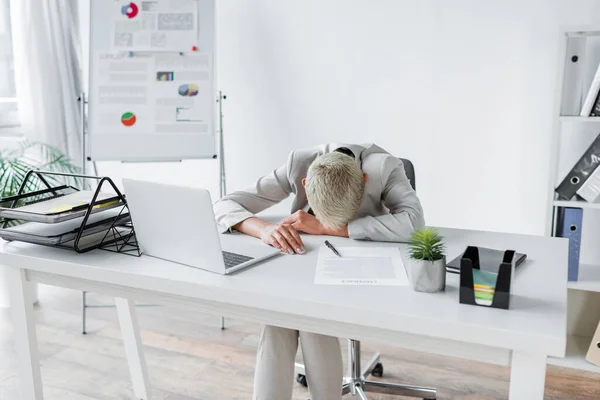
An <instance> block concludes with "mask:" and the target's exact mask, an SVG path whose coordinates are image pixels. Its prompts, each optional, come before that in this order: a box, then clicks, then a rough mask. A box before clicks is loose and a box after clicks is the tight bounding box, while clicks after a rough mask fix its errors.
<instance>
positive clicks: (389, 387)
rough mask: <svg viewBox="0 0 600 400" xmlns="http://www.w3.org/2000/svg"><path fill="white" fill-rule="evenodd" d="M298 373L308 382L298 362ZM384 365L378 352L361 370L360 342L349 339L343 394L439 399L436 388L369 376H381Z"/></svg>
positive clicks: (425, 399) (300, 380)
mask: <svg viewBox="0 0 600 400" xmlns="http://www.w3.org/2000/svg"><path fill="white" fill-rule="evenodd" d="M296 373H297V374H298V376H299V379H298V381H299V382H302V383H303V384H304V382H306V380H305V379H302V378H304V377H306V370H305V368H304V365H303V364H299V363H296ZM382 374H383V366H382V365H381V363H380V354H379V353H377V354H375V355H374V356H373V357H371V359H370V360H369V363H368V364H367V365H366V366H365V367H364V368H363V369H362V370H361V367H360V342H359V341H358V340H352V339H351V340H349V341H348V376H347V377H344V382H343V384H342V396H345V395H347V394H350V395H351V396H353V397H358V398H360V399H361V400H368V397H367V394H366V393H369V392H371V393H382V394H391V395H396V396H408V397H416V398H421V399H424V400H435V399H437V393H436V390H435V389H433V388H427V387H422V386H413V385H402V384H398V383H388V382H379V381H372V380H369V379H367V378H369V376H371V375H374V376H381V375H382Z"/></svg>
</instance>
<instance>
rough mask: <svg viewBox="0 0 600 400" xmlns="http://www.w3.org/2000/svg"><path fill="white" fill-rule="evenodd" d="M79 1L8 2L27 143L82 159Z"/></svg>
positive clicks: (22, 120) (20, 105)
mask: <svg viewBox="0 0 600 400" xmlns="http://www.w3.org/2000/svg"><path fill="white" fill-rule="evenodd" d="M77 3H78V0H11V1H10V11H11V24H12V36H13V48H14V50H13V53H14V65H15V83H16V90H17V97H18V99H19V115H20V117H21V123H22V127H23V133H24V135H25V137H26V138H28V139H31V140H33V141H39V142H43V143H46V144H48V145H51V146H54V147H56V148H58V149H60V150H61V151H63V152H64V153H65V154H66V155H68V156H69V157H70V158H71V159H73V161H75V162H80V160H81V138H80V111H79V104H78V101H77V98H78V96H79V94H80V92H81V91H82V73H81V43H80V39H79V24H78V11H77Z"/></svg>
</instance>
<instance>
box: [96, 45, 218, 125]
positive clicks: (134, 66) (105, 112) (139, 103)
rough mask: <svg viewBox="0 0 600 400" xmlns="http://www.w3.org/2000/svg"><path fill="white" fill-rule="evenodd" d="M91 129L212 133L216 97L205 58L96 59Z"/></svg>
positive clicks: (105, 55)
mask: <svg viewBox="0 0 600 400" xmlns="http://www.w3.org/2000/svg"><path fill="white" fill-rule="evenodd" d="M96 62H97V64H96V68H95V70H94V71H95V76H94V82H96V83H97V86H96V89H95V90H93V91H92V92H91V96H92V104H93V105H94V107H95V109H96V113H97V116H98V118H94V119H93V120H92V121H91V123H92V124H93V127H92V130H93V131H94V132H97V133H105V134H113V135H114V134H152V133H156V134H185V135H189V134H197V135H209V134H212V133H213V131H212V119H213V118H214V115H213V106H214V102H215V97H214V96H215V94H214V88H213V81H212V72H211V71H212V68H211V62H212V60H211V57H210V55H209V54H207V53H197V54H190V55H187V54H186V55H179V54H177V53H159V54H156V55H144V54H139V55H134V56H128V55H127V54H123V53H120V54H112V53H100V54H98V55H97V60H96Z"/></svg>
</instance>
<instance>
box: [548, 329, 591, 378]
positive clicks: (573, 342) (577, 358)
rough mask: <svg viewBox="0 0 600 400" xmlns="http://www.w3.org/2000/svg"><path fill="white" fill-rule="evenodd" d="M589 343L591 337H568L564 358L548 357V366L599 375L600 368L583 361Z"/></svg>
mask: <svg viewBox="0 0 600 400" xmlns="http://www.w3.org/2000/svg"><path fill="white" fill-rule="evenodd" d="M591 341H592V337H591V336H574V335H571V336H569V337H568V338H567V355H566V356H565V358H555V357H549V358H548V364H550V365H556V366H558V367H565V368H571V369H578V370H581V371H589V372H596V373H600V367H598V366H596V365H594V364H592V363H589V362H587V361H586V360H585V355H586V354H587V351H588V348H589V346H590V342H591Z"/></svg>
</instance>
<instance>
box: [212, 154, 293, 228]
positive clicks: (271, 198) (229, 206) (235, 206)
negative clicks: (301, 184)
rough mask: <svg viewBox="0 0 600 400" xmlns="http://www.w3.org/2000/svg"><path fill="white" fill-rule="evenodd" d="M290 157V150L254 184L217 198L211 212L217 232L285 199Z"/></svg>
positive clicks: (289, 186) (289, 191)
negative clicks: (213, 214) (278, 164)
mask: <svg viewBox="0 0 600 400" xmlns="http://www.w3.org/2000/svg"><path fill="white" fill-rule="evenodd" d="M292 160H293V153H291V154H290V155H289V157H288V160H287V162H286V164H284V165H282V166H281V167H279V168H277V169H276V170H274V171H272V172H271V173H270V174H268V175H266V176H263V177H262V178H259V179H258V180H257V181H256V183H255V184H254V186H251V187H249V188H247V189H244V190H239V191H235V192H232V193H230V194H228V195H226V196H224V197H223V198H221V199H220V200H219V201H217V202H216V203H215V204H214V206H213V211H214V213H215V217H216V220H217V224H218V225H219V232H221V233H223V232H226V231H228V230H231V227H232V226H234V225H236V224H238V223H240V222H242V221H244V220H246V219H248V218H250V217H253V216H254V215H255V214H257V213H259V212H261V211H264V210H266V209H267V208H269V207H271V206H274V205H275V204H277V203H279V202H281V201H282V200H285V199H286V198H287V197H288V196H289V195H290V193H292V185H291V183H290V180H289V170H290V167H291V165H292Z"/></svg>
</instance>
